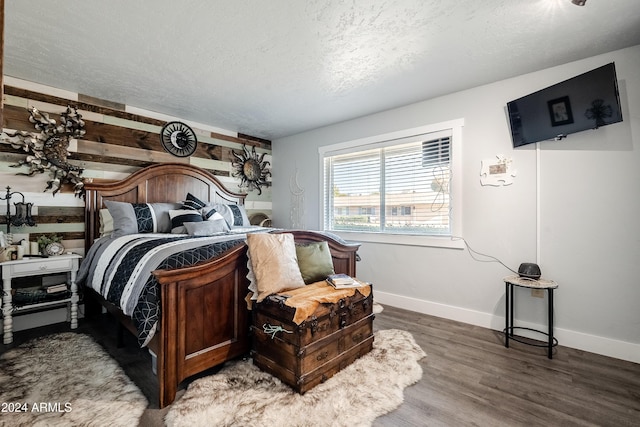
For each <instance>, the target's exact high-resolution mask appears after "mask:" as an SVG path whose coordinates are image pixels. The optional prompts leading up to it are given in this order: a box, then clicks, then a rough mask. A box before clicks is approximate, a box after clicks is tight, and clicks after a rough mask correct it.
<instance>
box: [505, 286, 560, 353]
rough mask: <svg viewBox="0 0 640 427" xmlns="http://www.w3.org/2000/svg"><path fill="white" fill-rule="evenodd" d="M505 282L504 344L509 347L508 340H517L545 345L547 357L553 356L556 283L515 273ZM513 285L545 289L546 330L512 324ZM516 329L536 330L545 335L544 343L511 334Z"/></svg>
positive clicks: (540, 345) (529, 343) (536, 345)
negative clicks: (554, 292) (546, 301)
mask: <svg viewBox="0 0 640 427" xmlns="http://www.w3.org/2000/svg"><path fill="white" fill-rule="evenodd" d="M503 280H504V283H505V301H506V311H505V323H506V326H505V328H504V336H505V341H504V346H505V347H507V348H509V340H510V339H511V340H514V341H518V342H520V343H523V344H527V345H532V346H535V347H547V356H548V357H549V359H552V358H553V347H555V346H557V345H558V340H557V339H556V338H555V337H554V336H553V291H554V290H555V289H557V288H558V284H557V283H556V282H554V281H553V280H546V279H538V280H534V279H527V278H525V277H520V276H517V275H513V276H507V277H505V278H504V279H503ZM515 286H518V287H521V288H529V289H546V291H547V295H548V298H547V300H548V302H549V305H548V307H547V311H548V316H549V322H548V328H549V329H548V332H543V331H539V330H537V329H531V328H524V327H518V326H514V324H513V306H514V300H513V288H514V287H515ZM516 329H523V330H529V331H533V332H537V333H539V334H542V335H545V336H546V337H547V340H546V343H544V344H536V343H532V342H530V341H525V340H524V339H522V338H521V337H518V336H517V335H513V331H514V330H516Z"/></svg>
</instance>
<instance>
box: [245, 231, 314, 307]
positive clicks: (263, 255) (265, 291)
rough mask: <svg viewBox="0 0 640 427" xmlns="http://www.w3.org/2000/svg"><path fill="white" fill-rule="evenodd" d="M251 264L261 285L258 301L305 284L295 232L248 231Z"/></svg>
mask: <svg viewBox="0 0 640 427" xmlns="http://www.w3.org/2000/svg"><path fill="white" fill-rule="evenodd" d="M247 246H248V247H249V253H250V256H251V266H252V267H253V273H254V274H255V277H256V287H257V288H258V298H257V301H258V302H260V301H262V300H263V299H265V298H266V297H268V296H269V295H271V294H275V293H277V292H282V291H287V290H290V289H295V288H300V287H302V286H304V285H305V284H304V280H303V279H302V274H300V268H299V267H298V259H297V257H296V245H295V242H294V240H293V234H290V233H283V234H269V233H253V234H247Z"/></svg>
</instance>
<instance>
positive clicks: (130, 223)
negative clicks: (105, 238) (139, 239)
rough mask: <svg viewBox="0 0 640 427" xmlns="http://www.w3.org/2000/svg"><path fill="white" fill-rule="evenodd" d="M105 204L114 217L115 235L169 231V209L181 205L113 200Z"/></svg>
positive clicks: (113, 234)
mask: <svg viewBox="0 0 640 427" xmlns="http://www.w3.org/2000/svg"><path fill="white" fill-rule="evenodd" d="M104 204H105V205H106V206H107V209H108V210H109V213H110V214H111V217H112V218H113V233H112V236H113V237H120V236H126V235H128V234H137V233H169V232H170V231H171V219H170V218H169V211H170V210H171V209H177V208H179V207H180V206H181V205H180V204H179V203H126V202H115V201H111V200H106V201H105V202H104Z"/></svg>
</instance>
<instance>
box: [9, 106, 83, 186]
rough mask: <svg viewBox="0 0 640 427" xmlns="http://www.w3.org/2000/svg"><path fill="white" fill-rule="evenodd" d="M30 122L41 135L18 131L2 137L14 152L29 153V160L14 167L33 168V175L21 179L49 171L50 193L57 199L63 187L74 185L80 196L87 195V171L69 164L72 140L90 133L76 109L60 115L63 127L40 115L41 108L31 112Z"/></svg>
mask: <svg viewBox="0 0 640 427" xmlns="http://www.w3.org/2000/svg"><path fill="white" fill-rule="evenodd" d="M29 114H30V116H29V121H30V122H31V123H33V124H34V127H35V128H36V130H37V131H40V133H39V134H38V133H35V132H26V131H15V132H8V133H4V132H3V133H2V139H3V140H5V141H8V142H9V143H10V144H11V146H12V147H13V148H18V149H21V150H23V151H26V152H27V157H26V158H25V159H24V160H20V161H19V162H18V163H16V164H14V165H11V167H21V166H23V165H27V166H29V172H27V173H19V175H27V176H33V175H35V174H36V173H44V172H46V171H49V172H50V173H51V179H50V180H48V181H47V188H46V189H45V191H47V190H52V191H53V194H54V195H55V194H56V193H57V192H58V191H60V188H61V187H62V184H65V183H70V184H73V190H74V193H75V195H76V196H83V195H84V182H83V181H82V178H80V175H81V174H82V172H83V171H84V169H82V168H80V167H78V166H75V165H72V164H70V163H69V162H68V161H67V158H68V156H69V151H68V149H69V142H70V140H71V139H79V138H82V137H83V136H84V134H85V133H86V131H85V129H84V121H83V120H82V116H81V115H80V114H79V113H78V111H77V109H76V108H75V107H70V106H68V107H67V110H66V111H65V112H63V113H61V114H60V123H59V124H56V121H55V120H54V119H52V118H50V117H49V114H47V113H44V112H40V111H38V109H37V108H35V107H31V108H30V109H29Z"/></svg>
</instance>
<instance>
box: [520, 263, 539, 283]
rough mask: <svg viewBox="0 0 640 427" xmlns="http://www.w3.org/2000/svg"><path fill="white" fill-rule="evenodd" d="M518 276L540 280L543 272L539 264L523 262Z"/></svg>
mask: <svg viewBox="0 0 640 427" xmlns="http://www.w3.org/2000/svg"><path fill="white" fill-rule="evenodd" d="M518 274H519V275H520V277H526V278H527V279H535V280H538V279H539V278H540V276H542V272H541V271H540V267H538V264H534V263H532V262H523V263H522V264H520V267H518Z"/></svg>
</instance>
